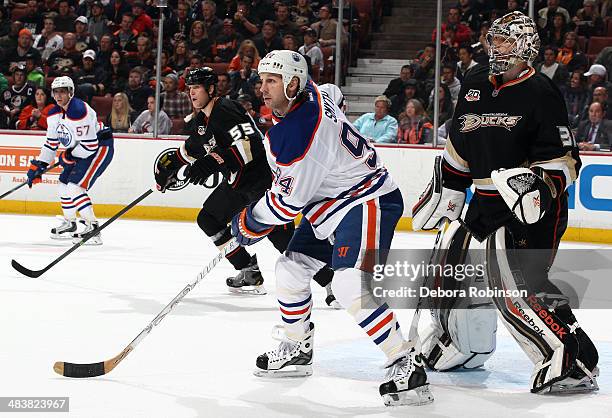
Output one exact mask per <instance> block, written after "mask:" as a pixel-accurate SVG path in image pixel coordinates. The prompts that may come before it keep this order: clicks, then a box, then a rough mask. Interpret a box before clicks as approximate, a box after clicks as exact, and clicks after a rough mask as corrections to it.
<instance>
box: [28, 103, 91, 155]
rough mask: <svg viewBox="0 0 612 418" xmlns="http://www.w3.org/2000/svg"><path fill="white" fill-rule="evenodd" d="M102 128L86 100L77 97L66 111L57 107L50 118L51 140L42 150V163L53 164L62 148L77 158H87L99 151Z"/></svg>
mask: <svg viewBox="0 0 612 418" xmlns="http://www.w3.org/2000/svg"><path fill="white" fill-rule="evenodd" d="M101 127H102V124H101V123H99V122H98V117H97V115H96V112H95V110H93V109H92V108H91V107H90V106H89V105H88V104H87V103H85V102H84V101H83V100H81V99H78V98H76V97H73V98H72V100H70V103H69V104H68V109H67V110H66V111H64V110H63V109H62V108H61V107H59V106H57V105H55V106H54V107H53V108H52V109H51V110H50V111H49V115H48V116H47V140H46V141H45V143H44V145H43V146H42V148H41V150H40V155H39V157H38V159H39V160H40V161H44V162H46V163H50V162H51V161H53V159H54V158H55V152H56V151H57V148H58V147H59V146H60V144H61V145H62V146H64V147H65V148H67V149H71V150H72V151H71V152H72V155H73V156H75V157H77V158H87V157H89V156H91V155H93V154H95V153H96V151H98V138H97V136H96V133H97V132H98V131H99V130H100V129H101Z"/></svg>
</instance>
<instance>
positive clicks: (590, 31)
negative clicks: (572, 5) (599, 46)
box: [572, 0, 604, 38]
mask: <svg viewBox="0 0 612 418" xmlns="http://www.w3.org/2000/svg"><path fill="white" fill-rule="evenodd" d="M583 4H584V6H583V8H582V9H580V10H578V12H577V13H576V16H574V17H573V18H572V21H573V22H574V24H575V25H576V27H577V33H578V36H585V37H587V38H590V37H591V36H601V35H603V31H604V21H603V19H602V18H601V16H600V15H599V12H598V10H597V2H596V1H595V0H584V3H583Z"/></svg>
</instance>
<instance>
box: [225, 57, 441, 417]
mask: <svg viewBox="0 0 612 418" xmlns="http://www.w3.org/2000/svg"><path fill="white" fill-rule="evenodd" d="M258 72H259V74H260V76H261V79H262V87H261V90H262V93H263V98H264V101H265V104H266V105H267V106H268V107H270V108H271V109H272V110H273V111H274V113H273V118H274V121H275V123H276V124H275V126H273V127H272V128H271V129H270V130H269V131H268V133H267V134H266V138H265V141H264V145H265V147H266V154H267V158H268V162H269V164H270V167H271V168H272V173H273V174H274V179H273V183H272V187H271V189H270V190H268V191H267V192H266V194H265V195H264V196H263V197H262V198H261V199H260V200H258V201H257V202H255V203H252V204H251V205H249V206H248V207H246V208H245V209H244V210H242V211H241V212H240V213H239V214H238V215H236V216H235V217H234V219H233V220H232V234H233V235H234V236H236V238H237V240H238V241H239V242H240V243H241V244H243V245H250V244H253V243H255V242H257V241H259V240H261V239H262V238H264V237H265V236H266V234H268V233H269V232H270V231H272V230H273V228H274V225H280V224H284V223H286V222H289V221H291V220H293V219H294V218H295V217H296V216H297V215H298V214H299V213H302V216H303V217H302V221H301V223H300V225H299V226H298V228H297V229H296V231H295V233H294V235H293V238H292V240H291V242H290V243H289V247H288V248H287V251H286V252H285V253H284V254H283V255H281V257H280V258H279V259H278V261H277V263H276V279H277V297H278V302H279V307H280V311H281V319H282V321H283V325H282V326H279V327H277V328H276V330H277V331H278V332H277V333H276V338H277V339H279V340H280V341H281V342H280V345H279V347H278V348H277V349H276V350H272V351H269V352H267V353H265V354H262V355H261V356H259V357H258V358H257V361H256V366H257V367H256V370H255V374H256V375H258V376H308V375H310V374H312V358H313V337H314V325H313V323H312V322H311V321H310V314H311V308H312V297H311V291H310V279H311V278H312V276H313V275H314V274H315V273H316V272H317V271H318V270H319V269H320V268H321V267H322V266H324V265H325V264H329V265H331V266H332V268H333V269H334V278H333V281H332V289H333V292H334V294H335V295H336V298H337V300H338V302H339V303H340V304H341V305H342V306H343V307H344V308H345V309H346V310H347V311H348V312H349V313H350V314H351V315H352V316H353V318H354V319H355V321H356V322H357V324H359V326H361V327H362V328H363V330H364V331H365V332H366V333H367V334H368V336H370V338H372V340H373V342H374V343H375V344H376V345H378V347H380V348H381V349H382V351H383V352H384V353H385V355H386V357H387V360H388V361H387V363H386V367H387V368H388V375H387V380H386V381H385V382H384V383H383V384H381V386H380V394H381V396H382V397H383V400H384V402H385V404H387V405H408V404H412V405H419V404H425V403H429V402H431V401H433V397H432V395H431V393H430V391H429V384H428V383H427V377H426V374H425V371H424V369H423V366H422V363H421V359H420V352H419V348H418V347H415V345H414V344H412V343H411V342H409V341H406V340H405V339H404V338H403V336H402V333H401V330H400V326H399V323H398V322H397V318H396V316H395V314H394V313H393V311H392V310H391V309H389V307H388V306H387V304H383V305H378V304H376V303H375V302H374V300H373V298H372V297H371V295H370V294H369V293H368V292H367V291H364V290H362V288H361V280H362V275H364V274H368V273H370V272H371V271H372V268H373V264H374V263H376V262H379V260H376V259H375V258H376V257H377V255H376V254H375V253H373V252H368V253H366V252H365V251H366V250H371V251H376V250H379V249H380V250H384V249H388V248H389V247H390V245H391V240H392V238H393V233H394V229H395V226H396V224H397V222H398V220H399V218H400V217H401V215H402V211H403V201H402V196H401V193H400V191H399V189H398V188H397V185H396V184H395V183H394V181H393V179H392V178H391V176H390V175H389V173H388V172H387V170H386V169H385V167H384V165H383V164H382V162H381V160H380V158H379V157H378V155H377V154H376V150H375V149H374V148H373V147H372V146H371V144H370V143H369V142H368V140H367V139H366V138H364V137H363V136H361V135H360V134H359V131H357V129H355V128H354V127H353V126H352V125H351V124H350V123H349V122H348V120H347V119H346V117H345V115H344V114H343V113H342V112H341V111H340V109H339V108H338V107H337V105H336V103H334V101H333V100H332V98H331V97H330V95H329V94H328V93H327V92H326V91H321V90H319V88H318V87H317V86H316V84H314V83H313V82H307V66H306V61H305V60H304V57H302V56H301V55H300V54H298V53H295V52H293V51H287V50H283V51H273V52H271V53H269V54H268V55H266V56H265V58H263V59H262V60H261V62H260V64H259V67H258ZM380 261H381V262H384V260H380Z"/></svg>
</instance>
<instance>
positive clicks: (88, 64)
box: [72, 49, 107, 103]
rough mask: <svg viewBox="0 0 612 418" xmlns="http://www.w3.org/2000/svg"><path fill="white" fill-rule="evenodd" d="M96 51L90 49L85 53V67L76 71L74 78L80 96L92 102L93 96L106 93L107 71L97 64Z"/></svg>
mask: <svg viewBox="0 0 612 418" xmlns="http://www.w3.org/2000/svg"><path fill="white" fill-rule="evenodd" d="M95 61H96V53H95V52H94V50H92V49H88V50H87V51H85V52H84V53H83V68H81V69H79V70H77V71H75V73H74V75H73V77H72V79H73V80H74V84H75V87H76V90H77V93H78V96H79V97H80V98H81V99H82V100H84V101H86V102H89V103H91V99H92V98H93V96H102V95H103V94H105V93H106V88H105V86H104V82H105V81H106V78H107V76H106V71H104V68H103V67H97V66H95V64H94V63H95Z"/></svg>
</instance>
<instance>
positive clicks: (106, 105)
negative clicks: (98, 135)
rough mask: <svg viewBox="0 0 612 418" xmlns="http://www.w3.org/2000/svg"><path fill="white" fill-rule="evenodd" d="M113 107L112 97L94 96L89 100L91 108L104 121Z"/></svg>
mask: <svg viewBox="0 0 612 418" xmlns="http://www.w3.org/2000/svg"><path fill="white" fill-rule="evenodd" d="M112 106H113V98H112V97H103V96H94V97H93V99H91V107H92V108H93V110H95V111H96V113H97V114H98V117H99V118H102V119H103V120H106V117H107V116H108V115H109V114H110V112H111V109H112Z"/></svg>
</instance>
